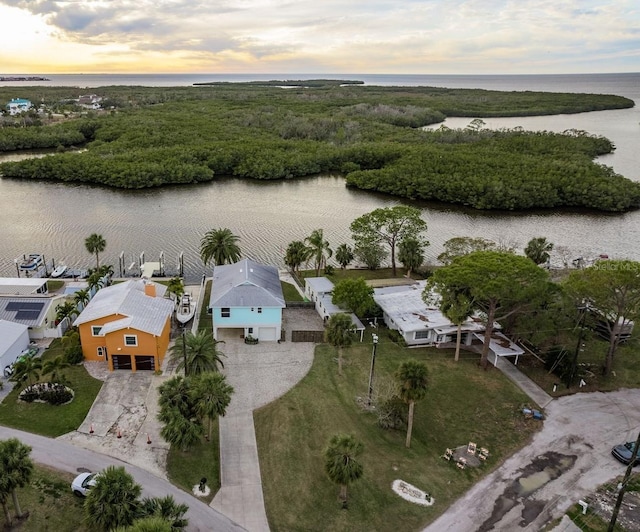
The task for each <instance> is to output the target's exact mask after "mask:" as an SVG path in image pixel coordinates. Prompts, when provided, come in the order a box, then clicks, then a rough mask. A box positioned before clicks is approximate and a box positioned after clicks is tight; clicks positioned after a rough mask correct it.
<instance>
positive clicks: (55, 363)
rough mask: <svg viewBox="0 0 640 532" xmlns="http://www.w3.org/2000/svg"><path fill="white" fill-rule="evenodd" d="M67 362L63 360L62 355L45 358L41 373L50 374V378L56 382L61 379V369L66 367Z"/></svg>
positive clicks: (62, 377)
mask: <svg viewBox="0 0 640 532" xmlns="http://www.w3.org/2000/svg"><path fill="white" fill-rule="evenodd" d="M68 367H69V363H68V362H65V360H64V357H63V356H57V357H56V358H54V359H52V360H47V361H46V362H45V363H44V365H43V366H42V375H51V380H52V381H53V382H56V381H58V380H63V379H64V375H63V373H62V370H63V369H64V368H68Z"/></svg>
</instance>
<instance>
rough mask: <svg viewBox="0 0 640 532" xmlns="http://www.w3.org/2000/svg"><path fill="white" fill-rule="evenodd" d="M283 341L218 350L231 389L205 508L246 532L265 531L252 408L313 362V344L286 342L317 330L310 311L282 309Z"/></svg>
mask: <svg viewBox="0 0 640 532" xmlns="http://www.w3.org/2000/svg"><path fill="white" fill-rule="evenodd" d="M283 318H284V328H285V330H286V331H287V341H285V342H282V343H280V344H278V343H276V342H264V343H260V344H257V345H247V344H245V343H244V342H243V340H242V339H240V338H239V337H237V336H229V337H227V338H225V339H224V340H225V344H224V345H222V346H221V348H222V352H223V353H224V354H225V355H226V357H227V358H225V359H223V362H224V370H223V373H224V374H225V375H226V377H227V381H228V382H229V383H230V384H231V385H232V386H233V387H234V390H235V392H234V394H233V398H232V400H231V404H230V405H229V408H228V409H227V414H226V416H224V417H221V418H220V420H219V426H220V477H221V488H220V490H219V491H218V493H217V494H216V496H215V498H214V499H213V501H212V502H211V506H212V507H213V508H215V509H217V510H218V511H220V512H222V513H223V514H224V515H227V516H228V517H229V518H231V519H232V520H234V521H236V522H237V523H240V525H242V526H243V527H245V528H246V529H247V530H249V531H250V532H263V531H268V530H269V524H268V522H267V515H266V512H265V507H264V497H263V494H262V479H261V476H260V463H259V461H258V446H257V443H256V435H255V427H254V424H253V410H255V409H256V408H260V407H261V406H264V405H266V404H268V403H270V402H271V401H273V400H275V399H277V398H278V397H280V396H282V395H283V394H285V393H286V392H287V391H288V390H290V389H291V388H293V387H294V386H295V385H296V384H297V383H298V382H299V381H300V380H301V379H302V378H303V377H304V376H305V375H306V374H307V373H308V371H309V369H310V368H311V364H312V363H313V353H314V349H315V344H312V343H299V342H297V343H292V342H291V341H290V339H291V331H292V330H322V329H323V324H322V320H321V319H320V317H319V316H318V314H317V313H316V311H315V310H313V309H285V311H284V316H283Z"/></svg>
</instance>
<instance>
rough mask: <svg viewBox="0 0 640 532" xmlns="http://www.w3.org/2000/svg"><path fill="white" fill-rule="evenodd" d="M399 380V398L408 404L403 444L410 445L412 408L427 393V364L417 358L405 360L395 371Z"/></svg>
mask: <svg viewBox="0 0 640 532" xmlns="http://www.w3.org/2000/svg"><path fill="white" fill-rule="evenodd" d="M397 377H398V380H399V381H400V398H401V399H402V400H403V401H404V402H405V403H407V404H408V405H409V416H408V420H407V440H406V442H405V445H406V446H407V448H408V447H411V432H412V430H413V410H414V407H415V404H416V401H420V400H421V399H424V397H425V395H427V384H428V383H427V366H425V365H424V364H423V363H422V362H418V361H417V360H407V361H406V362H403V363H402V364H401V365H400V369H399V370H398V373H397Z"/></svg>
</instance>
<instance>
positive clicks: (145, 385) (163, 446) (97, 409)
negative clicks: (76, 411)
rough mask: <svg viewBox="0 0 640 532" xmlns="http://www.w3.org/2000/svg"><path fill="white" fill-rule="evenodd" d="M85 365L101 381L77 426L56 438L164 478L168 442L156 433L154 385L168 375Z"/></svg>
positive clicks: (155, 390)
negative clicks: (102, 381)
mask: <svg viewBox="0 0 640 532" xmlns="http://www.w3.org/2000/svg"><path fill="white" fill-rule="evenodd" d="M97 364H101V363H97ZM85 365H86V366H87V369H88V370H89V371H90V372H91V373H92V374H93V375H94V376H95V377H97V378H101V379H102V380H104V384H103V385H102V388H101V389H100V392H99V393H98V396H97V397H96V399H95V401H94V402H93V405H92V406H91V410H89V413H88V414H87V417H86V418H85V420H84V421H83V423H82V424H81V425H80V426H79V427H78V429H77V430H75V431H73V432H69V433H67V434H63V435H62V436H60V437H59V438H58V439H59V440H63V441H66V442H69V443H73V444H74V445H77V446H80V447H84V448H85V449H90V450H92V451H96V452H100V453H104V454H106V455H109V456H113V457H114V458H118V459H120V460H123V461H125V462H128V463H130V464H135V465H137V466H138V467H141V468H143V469H146V470H147V471H150V472H151V473H153V474H154V475H156V476H158V477H161V478H164V479H166V478H167V473H166V463H167V454H168V453H169V447H170V446H169V444H168V443H167V442H165V441H164V440H163V439H162V438H161V437H160V428H161V427H160V423H159V422H158V420H157V412H158V386H160V384H162V382H164V381H165V380H166V379H167V378H168V377H163V376H159V375H154V374H153V373H151V372H147V371H138V372H136V373H132V372H130V371H113V372H109V371H108V370H107V369H106V365H105V364H101V365H100V366H98V365H93V366H91V365H89V364H85ZM92 430H93V432H91V431H92ZM118 434H119V435H120V437H119V438H118ZM148 441H151V443H147V442H148Z"/></svg>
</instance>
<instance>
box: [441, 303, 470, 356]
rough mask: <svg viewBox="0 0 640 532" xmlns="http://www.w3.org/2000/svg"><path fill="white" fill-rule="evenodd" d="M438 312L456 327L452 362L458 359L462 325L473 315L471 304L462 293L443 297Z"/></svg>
mask: <svg viewBox="0 0 640 532" xmlns="http://www.w3.org/2000/svg"><path fill="white" fill-rule="evenodd" d="M440 310H441V311H442V313H443V314H444V315H445V316H446V318H447V319H448V320H449V321H450V322H451V323H455V324H456V325H457V326H458V335H457V337H456V354H455V357H454V360H455V361H456V362H457V361H458V358H460V344H461V342H462V324H463V323H464V322H465V321H467V319H469V318H470V317H471V316H472V315H473V311H474V308H473V302H472V301H471V300H470V299H469V298H468V297H467V296H466V295H465V294H462V293H452V294H449V295H443V297H442V303H441V304H440Z"/></svg>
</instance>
